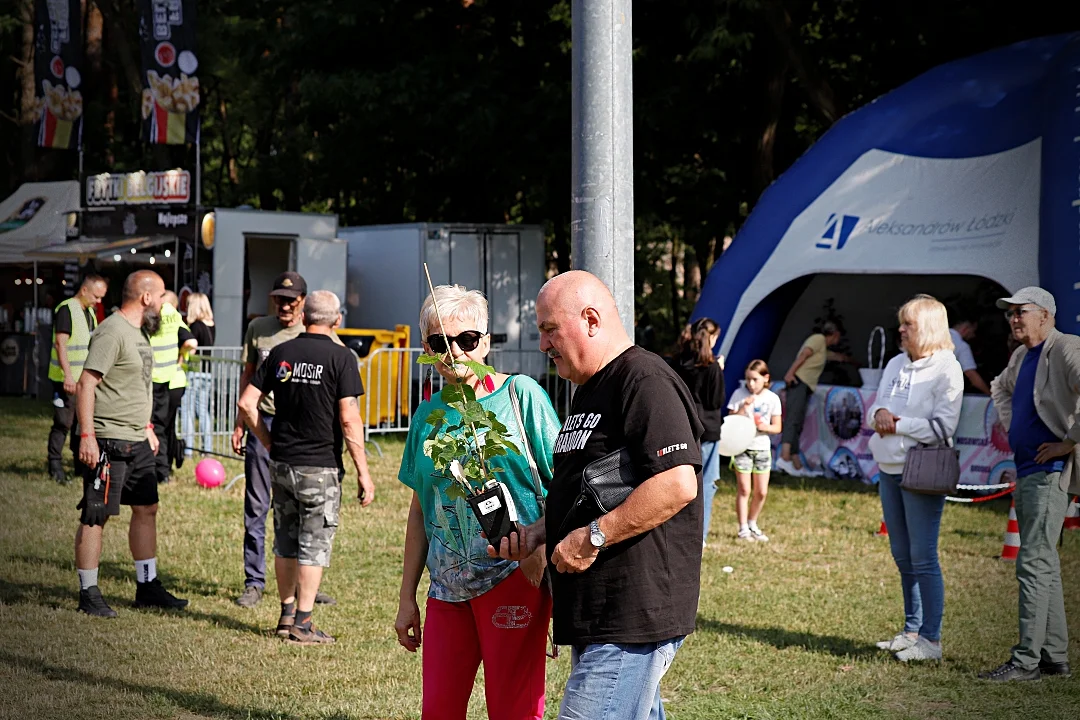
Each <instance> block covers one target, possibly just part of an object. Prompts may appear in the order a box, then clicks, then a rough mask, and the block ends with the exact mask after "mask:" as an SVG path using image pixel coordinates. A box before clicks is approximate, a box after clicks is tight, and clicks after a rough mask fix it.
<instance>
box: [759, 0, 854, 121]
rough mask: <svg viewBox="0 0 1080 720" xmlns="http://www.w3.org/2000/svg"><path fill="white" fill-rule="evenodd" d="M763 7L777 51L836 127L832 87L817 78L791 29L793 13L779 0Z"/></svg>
mask: <svg viewBox="0 0 1080 720" xmlns="http://www.w3.org/2000/svg"><path fill="white" fill-rule="evenodd" d="M763 7H764V10H765V19H766V20H767V21H768V23H769V29H770V30H771V31H772V35H773V38H774V39H775V40H776V44H777V45H778V48H777V49H778V50H779V51H780V52H781V54H783V56H784V57H785V58H786V60H787V64H788V66H789V67H790V68H791V69H792V70H793V71H794V72H795V77H796V78H798V80H799V84H800V85H801V86H802V88H803V90H804V91H805V92H806V95H807V97H808V98H809V99H810V104H811V105H812V106H813V107H814V108H815V109H816V110H817V111H818V112H819V113H821V116H822V117H823V118H825V120H826V121H827V122H828V123H829V124H830V125H831V124H833V123H834V122H836V120H837V118H838V117H839V112H838V111H837V107H836V98H835V97H834V96H833V90H832V86H831V85H829V83H828V81H827V80H825V79H824V78H823V77H821V76H820V75H818V73H817V71H816V70H815V68H814V65H813V61H812V60H811V59H810V58H808V57H807V56H806V50H805V48H803V46H802V43H801V42H800V41H799V35H798V31H797V30H795V29H793V28H792V21H791V14H790V13H789V12H788V10H787V8H785V7H784V6H783V3H782V2H781V1H780V0H765V2H764V4H763Z"/></svg>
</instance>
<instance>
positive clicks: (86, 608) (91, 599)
mask: <svg viewBox="0 0 1080 720" xmlns="http://www.w3.org/2000/svg"><path fill="white" fill-rule="evenodd" d="M79 612H84V613H86V614H87V615H93V616H94V617H103V618H114V617H116V611H115V610H113V609H112V608H111V607H109V603H107V602H105V598H103V597H101V590H100V589H99V588H98V586H97V585H91V586H90V587H88V588H86V589H85V590H80V591H79Z"/></svg>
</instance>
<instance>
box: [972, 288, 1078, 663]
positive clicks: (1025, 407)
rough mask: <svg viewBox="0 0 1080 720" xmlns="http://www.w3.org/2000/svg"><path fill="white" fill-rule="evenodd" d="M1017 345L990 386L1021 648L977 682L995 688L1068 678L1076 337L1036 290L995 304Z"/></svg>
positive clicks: (1075, 482) (1075, 465)
mask: <svg viewBox="0 0 1080 720" xmlns="http://www.w3.org/2000/svg"><path fill="white" fill-rule="evenodd" d="M997 305H998V307H1000V308H1002V309H1004V310H1005V317H1006V318H1007V319H1008V320H1009V327H1010V328H1011V329H1012V335H1013V337H1014V338H1016V340H1017V341H1018V342H1019V343H1020V345H1019V347H1017V348H1016V350H1015V351H1014V352H1013V354H1012V357H1011V358H1009V365H1008V367H1006V368H1005V370H1004V371H1003V372H1002V373H1001V374H1000V375H998V376H997V377H996V378H994V381H993V382H992V383H991V390H992V393H991V394H992V395H993V398H994V405H996V406H997V409H998V416H999V417H1000V418H1001V422H1002V424H1004V425H1005V426H1006V427H1008V428H1009V445H1010V446H1011V447H1012V449H1013V453H1014V455H1015V458H1016V476H1017V480H1016V489H1015V490H1013V500H1014V501H1015V503H1016V519H1017V522H1018V524H1019V526H1020V551H1019V554H1018V555H1017V558H1016V580H1017V582H1019V584H1020V610H1019V619H1020V638H1019V641H1018V642H1017V643H1016V645H1014V646H1013V648H1012V654H1011V656H1010V658H1009V659H1008V661H1006V662H1005V663H1004V664H1003V665H1001V666H1000V667H998V668H995V669H994V670H989V671H987V672H985V673H982V674H981V675H980V676H979V677H980V678H982V679H984V680H990V681H993V682H1006V681H1017V680H1039V679H1040V678H1042V677H1043V676H1046V675H1058V676H1064V677H1068V676H1069V675H1071V674H1072V673H1071V670H1070V668H1069V656H1068V645H1069V631H1068V626H1067V625H1066V622H1065V599H1064V595H1063V593H1062V589H1061V563H1060V561H1059V559H1058V551H1057V548H1056V547H1055V545H1056V543H1057V541H1058V539H1059V538H1060V537H1061V529H1062V526H1063V525H1064V523H1065V513H1066V511H1067V510H1068V507H1069V493H1070V492H1071V493H1076V492H1080V452H1078V451H1077V443H1078V442H1080V337H1077V336H1076V335H1066V334H1065V333H1062V332H1059V331H1058V330H1056V329H1055V328H1054V315H1055V314H1056V313H1057V304H1056V303H1055V302H1054V296H1053V295H1051V294H1050V293H1048V292H1047V291H1046V290H1043V289H1042V288H1039V287H1026V288H1022V289H1021V290H1020V291H1018V292H1017V293H1016V294H1015V295H1013V296H1012V297H1007V298H1002V299H1001V300H998V302H997Z"/></svg>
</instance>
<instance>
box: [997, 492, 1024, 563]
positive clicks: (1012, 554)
mask: <svg viewBox="0 0 1080 720" xmlns="http://www.w3.org/2000/svg"><path fill="white" fill-rule="evenodd" d="M1019 552H1020V525H1019V524H1018V523H1017V522H1016V500H1013V501H1012V503H1010V504H1009V522H1008V523H1006V524H1005V545H1004V547H1002V548H1001V559H1002V560H1015V559H1016V555H1017V554H1018V553H1019Z"/></svg>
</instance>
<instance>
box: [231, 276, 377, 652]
mask: <svg viewBox="0 0 1080 720" xmlns="http://www.w3.org/2000/svg"><path fill="white" fill-rule="evenodd" d="M340 323H341V302H340V301H339V300H338V298H337V295H335V294H334V293H332V292H328V291H326V290H318V291H316V292H313V293H311V294H310V295H309V296H308V297H307V302H306V303H305V305H304V325H305V329H306V331H307V332H304V333H301V334H300V335H299V336H298V337H297V338H295V339H294V340H289V341H287V342H284V343H282V344H280V345H277V346H276V347H274V348H273V349H272V350H271V351H270V354H269V355H268V356H267V357H266V360H265V361H264V362H263V363H262V365H260V366H259V369H258V370H256V371H255V375H254V377H252V379H251V383H250V384H249V385H248V387H247V388H246V389H245V390H244V394H243V395H242V396H241V397H240V411H241V413H242V415H243V418H244V422H246V423H247V426H248V428H250V430H251V432H253V433H254V434H255V436H256V437H257V438H258V439H259V442H261V443H262V444H263V446H264V447H266V448H268V449H269V451H270V489H271V493H272V495H273V500H272V502H273V508H274V556H275V558H274V567H275V569H276V570H277V585H278V595H279V596H280V598H281V617H280V619H279V620H278V626H277V633H278V635H279V636H281V637H283V638H285V639H286V640H288V641H289V642H291V643H294V644H297V645H323V644H327V643H332V642H334V638H333V637H332V636H331V635H328V634H327V633H325V632H323V631H322V630H319V629H317V628H316V627H315V626H314V625H313V624H312V622H311V611H312V609H313V608H314V606H315V595H316V593H317V592H318V591H319V583H320V582H321V581H322V573H323V568H325V567H329V566H330V552H331V550H332V547H333V542H334V533H335V531H336V530H337V525H338V512H339V510H340V508H341V479H342V477H344V475H345V465H344V463H342V461H341V446H342V443H343V441H344V443H345V444H347V445H348V448H349V454H350V455H351V456H352V460H353V463H354V464H355V465H356V473H357V476H358V477H357V479H358V481H359V498H360V502H361V504H362V505H364V506H365V507H366V506H367V505H370V504H371V501H372V500H374V499H375V486H374V485H373V484H372V482H371V477H370V475H369V474H368V467H367V458H366V456H365V454H364V427H363V422H362V420H361V419H360V408H359V405H358V404H357V397H358V396H359V395H362V394H363V393H364V386H363V384H362V383H361V382H360V373H359V372H357V367H356V356H355V355H353V353H352V351H351V350H349V349H348V348H346V347H344V346H343V345H340V344H337V343H335V342H334V339H333V334H334V328H336V327H337V326H338V325H339V324H340ZM268 393H274V402H275V405H276V409H277V414H276V415H275V416H274V424H273V426H272V429H271V430H270V431H267V429H266V426H265V425H264V424H263V423H262V422H260V420H259V401H260V400H261V399H262V396H263V395H264V394H268Z"/></svg>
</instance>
